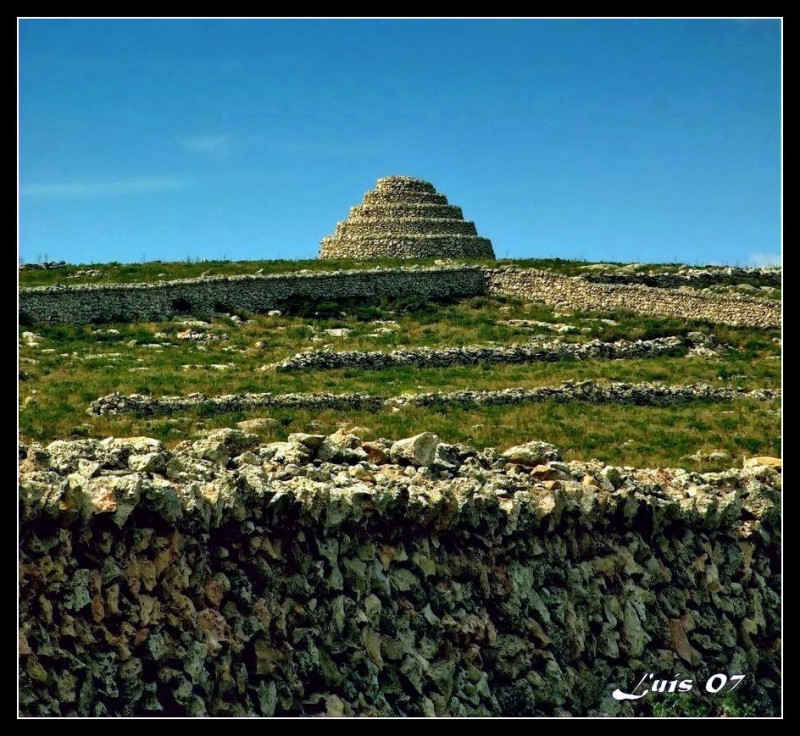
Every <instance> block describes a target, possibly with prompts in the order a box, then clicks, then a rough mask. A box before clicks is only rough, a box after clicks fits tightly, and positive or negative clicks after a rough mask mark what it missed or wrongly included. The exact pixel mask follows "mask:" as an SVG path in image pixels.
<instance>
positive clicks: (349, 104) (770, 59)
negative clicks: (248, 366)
mask: <svg viewBox="0 0 800 736" xmlns="http://www.w3.org/2000/svg"><path fill="white" fill-rule="evenodd" d="M19 33H20V54H19V99H20V117H19V128H20V146H19V156H20V174H19V179H20V181H19V186H20V198H19V202H20V207H19V250H20V258H22V259H23V260H25V261H26V262H36V261H38V260H41V259H43V258H45V257H47V258H49V259H50V260H60V259H63V260H66V261H69V262H73V263H89V262H98V261H109V260H118V261H140V260H142V259H146V260H153V259H156V258H159V259H162V260H183V259H185V258H188V257H191V258H211V259H216V258H228V259H253V258H311V257H314V256H315V255H316V253H317V250H318V247H319V240H320V239H321V238H322V237H323V236H324V235H327V234H329V233H330V232H331V231H332V230H333V229H334V227H335V225H336V222H337V220H342V219H345V217H346V216H347V212H348V207H349V206H351V205H353V204H356V203H357V202H359V201H360V200H361V197H362V195H363V193H364V192H365V191H367V190H368V189H371V188H372V187H373V186H374V183H375V180H376V179H377V178H378V177H381V176H387V175H389V174H406V175H410V176H417V177H420V178H423V179H427V180H429V181H431V182H432V183H433V184H434V185H435V186H436V187H437V189H438V190H439V191H441V192H444V193H445V194H447V195H448V197H449V199H450V201H451V202H452V203H453V204H456V205H459V206H461V207H462V208H463V210H464V214H465V216H466V218H467V219H470V220H474V221H475V223H476V224H477V227H478V232H479V233H480V234H481V235H484V236H486V237H489V238H491V239H492V241H493V243H494V246H495V251H496V253H497V255H498V256H499V257H506V256H508V257H540V256H541V257H550V256H560V257H564V258H585V259H590V260H618V261H633V260H638V261H682V262H687V263H712V262H716V263H733V264H761V263H764V262H774V261H776V260H777V259H778V258H779V254H780V247H781V178H780V177H781V150H780V143H781V107H780V105H781V96H780V95H781V88H780V75H781V57H780V45H781V26H780V23H779V21H777V20H751V21H743V20H727V21H726V20H718V21H714V20H707V21H692V20H683V21H682V20H673V21H670V20H651V21H635V20H628V21H626V20H620V21H612V20H606V21H588V20H586V21H577V20H573V21H556V20H553V21H546V20H528V21H526V20H507V21H502V20H477V21H469V20H461V21H457V20H453V21H448V20H440V21H437V20H417V21H413V20H350V21H347V20H339V21H336V20H330V21H324V20H316V21H303V20H294V21H293V20H242V21H234V20H228V21H226V20H209V21H200V20H198V21H190V20H177V21H154V20H140V21H135V20H122V21H91V20H89V21H78V20H35V19H31V20H22V21H20V29H19Z"/></svg>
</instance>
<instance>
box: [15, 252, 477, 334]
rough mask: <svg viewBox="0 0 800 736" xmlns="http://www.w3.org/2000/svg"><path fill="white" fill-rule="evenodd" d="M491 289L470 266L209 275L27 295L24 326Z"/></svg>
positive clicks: (37, 290) (46, 289)
mask: <svg viewBox="0 0 800 736" xmlns="http://www.w3.org/2000/svg"><path fill="white" fill-rule="evenodd" d="M484 290H485V285H484V278H483V273H482V271H481V270H480V269H479V268H469V267H464V266H455V267H447V266H444V267H430V268H419V267H418V268H413V267H412V268H397V269H355V270H351V271H327V272H326V271H309V272H306V273H303V272H295V273H289V274H268V275H252V276H208V277H205V278H198V279H181V280H176V281H166V282H159V283H150V284H97V285H90V284H82V285H79V286H40V287H33V288H28V289H20V292H19V311H20V320H21V321H22V322H23V323H26V322H34V323H36V322H55V323H79V324H85V323H89V322H114V321H130V320H146V321H158V320H162V319H167V318H169V317H171V316H172V315H175V314H204V313H205V314H208V313H211V312H235V311H237V310H244V311H251V312H265V311H268V310H270V309H279V308H280V307H281V306H282V304H283V303H284V302H285V301H286V300H287V299H306V300H311V301H331V300H336V299H350V298H370V297H375V296H378V297H380V296H388V297H398V296H418V297H421V298H425V299H444V298H449V297H467V296H476V295H478V294H482V293H483V292H484Z"/></svg>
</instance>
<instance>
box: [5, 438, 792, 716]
mask: <svg viewBox="0 0 800 736" xmlns="http://www.w3.org/2000/svg"><path fill="white" fill-rule="evenodd" d="M21 457H22V460H21V463H20V515H21V521H20V528H19V541H20V552H19V557H20V573H19V581H20V599H19V605H20V616H19V623H20V630H19V652H20V660H19V665H20V681H19V709H20V711H21V713H22V714H23V715H25V716H133V715H167V716H170V715H171V716H180V715H190V716H205V715H215V716H272V715H276V716H284V715H288V716H301V715H305V716H311V715H348V716H349V715H362V716H380V715H385V716H389V715H395V716H422V715H426V716H434V715H435V716H467V715H475V716H489V715H508V716H536V715H539V716H542V715H548V716H549V715H562V716H564V715H576V716H581V715H639V714H647V713H649V712H651V711H650V709H651V708H653V707H654V704H656V703H659V702H663V701H664V700H665V699H666V697H667V696H664V695H663V694H661V693H650V694H649V695H648V696H647V697H646V698H644V699H643V700H641V701H635V702H619V701H617V700H614V699H613V698H612V697H611V693H612V692H613V691H614V690H615V689H617V688H620V689H621V690H623V691H625V692H630V691H631V689H632V688H634V687H635V685H636V683H637V682H638V681H639V679H640V678H641V677H642V676H643V675H646V674H647V673H648V672H652V673H654V674H655V677H656V678H659V679H664V680H667V681H670V680H672V679H674V678H675V677H678V679H679V680H684V679H685V680H690V681H691V682H692V683H693V685H694V687H693V691H692V692H691V693H688V694H685V695H681V696H680V698H679V702H677V703H676V702H675V699H676V698H677V697H678V696H673V697H672V700H671V702H672V706H673V707H675V706H676V705H684V704H685V705H687V707H691V708H693V709H697V708H698V706H704V707H706V708H707V709H709V711H710V712H711V713H712V714H714V713H721V712H722V705H721V704H722V703H723V702H724V701H725V702H728V701H729V699H728V698H726V695H727V691H728V688H727V687H726V688H725V689H724V690H722V691H721V692H720V693H718V694H717V695H711V694H710V693H708V692H706V691H705V688H704V684H705V683H706V682H707V680H708V679H709V677H711V676H712V675H714V674H717V673H723V674H725V675H726V676H731V675H735V674H736V675H743V676H744V680H743V682H742V684H741V685H740V686H739V687H738V688H737V690H736V692H735V693H734V694H733V696H732V697H733V698H734V700H736V701H738V703H739V704H740V707H745V708H747V709H748V711H747V712H749V713H750V714H753V715H762V716H765V715H776V714H779V713H780V708H781V696H780V692H781V690H780V686H781V675H780V665H781V662H780V652H781V649H780V629H781V622H780V611H781V597H780V591H781V585H780V573H781V547H780V544H781V539H780V532H781V523H780V487H781V478H780V472H779V470H778V469H776V468H775V467H768V466H767V465H764V464H762V463H761V462H759V463H756V464H754V465H753V467H747V468H745V469H743V470H735V469H731V470H729V471H725V472H722V473H705V474H702V475H701V474H698V473H691V472H686V471H685V470H646V469H634V468H615V467H603V466H602V465H601V464H599V463H597V462H570V463H563V462H560V461H559V454H558V450H557V449H556V448H554V447H552V446H551V445H547V444H546V443H542V442H530V443H526V444H524V445H520V446H518V447H515V448H510V449H509V450H507V451H506V452H504V453H500V452H498V451H496V450H486V451H482V452H477V451H476V450H474V449H472V448H469V447H465V446H462V445H446V444H444V443H441V442H440V441H439V438H438V437H436V436H435V435H431V434H429V433H424V434H422V435H419V436H417V437H413V438H408V439H405V440H400V441H397V442H392V441H390V440H381V441H376V442H362V441H361V440H360V439H359V438H358V437H355V436H353V435H350V434H347V433H346V432H340V433H337V434H336V435H331V436H327V437H326V436H321V435H292V436H290V437H289V440H288V441H287V442H278V443H272V444H269V445H261V446H259V444H258V439H257V438H256V437H255V436H254V435H247V434H244V433H242V432H239V431H235V430H218V431H216V432H213V433H211V434H210V435H209V436H207V437H206V438H204V439H201V440H198V441H196V442H194V443H189V442H186V443H182V444H181V445H180V446H178V447H176V448H175V449H173V450H169V449H167V448H165V447H164V446H163V445H161V443H160V442H158V441H156V440H152V439H148V438H144V437H137V438H109V439H107V440H102V441H96V440H79V441H74V442H61V441H59V442H54V443H52V444H50V445H49V446H47V447H39V446H30V447H23V448H21ZM770 460H772V459H770V458H766V459H764V460H763V462H767V461H770ZM770 464H771V465H775V463H770ZM689 712H692V711H689ZM694 712H696V710H695V711H694Z"/></svg>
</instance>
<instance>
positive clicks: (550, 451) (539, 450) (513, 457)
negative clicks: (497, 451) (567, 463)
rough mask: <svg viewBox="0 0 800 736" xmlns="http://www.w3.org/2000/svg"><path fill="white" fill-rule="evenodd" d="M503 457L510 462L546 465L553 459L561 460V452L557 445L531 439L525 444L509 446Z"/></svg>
mask: <svg viewBox="0 0 800 736" xmlns="http://www.w3.org/2000/svg"><path fill="white" fill-rule="evenodd" d="M503 457H504V458H505V459H506V460H507V461H508V462H510V463H519V464H520V465H530V466H536V465H544V464H545V463H547V462H549V461H551V460H560V459H561V452H560V451H559V449H558V448H557V447H555V446H554V445H551V444H549V443H547V442H541V441H539V440H531V441H530V442H526V443H525V444H524V445H516V446H515V447H509V448H508V449H507V450H506V451H505V452H504V453H503Z"/></svg>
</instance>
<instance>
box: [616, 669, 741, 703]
mask: <svg viewBox="0 0 800 736" xmlns="http://www.w3.org/2000/svg"><path fill="white" fill-rule="evenodd" d="M654 677H655V675H654V674H653V673H652V672H650V673H649V674H646V675H644V676H643V677H642V679H641V680H639V684H638V685H637V686H636V687H635V688H633V692H630V693H624V692H622V690H620V689H619V688H617V689H616V690H614V692H613V693H611V696H612V697H613V698H614V700H639V698H643V697H644V696H645V695H647V694H648V693H675V692H678V693H688V692H690V691H691V690H692V688H693V687H694V680H681V679H680V675H675V679H674V680H655V679H653V678H654ZM745 677H746V675H731V676H730V683H731V686H730V687H729V688H728V690H727V691H726V694H727V693H729V692H731V691H732V690H734V689H735V688H736V687H737V686H738V685H739V684H740V683H741V682H742V680H744V678H745ZM649 680H652V682H650V683H649V685H645V683H647V682H648V681H649ZM727 684H728V676H727V675H723V674H722V673H718V674H716V675H711V677H709V678H708V679H707V680H706V692H709V693H711V694H712V695H716V694H717V693H718V692H719V691H720V690H722V688H724V687H725V685H727ZM642 685H645V689H644V690H643V691H642V692H641V693H639V694H638V695H637V694H636V691H637V690H638V689H639V688H640V687H641V686H642Z"/></svg>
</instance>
